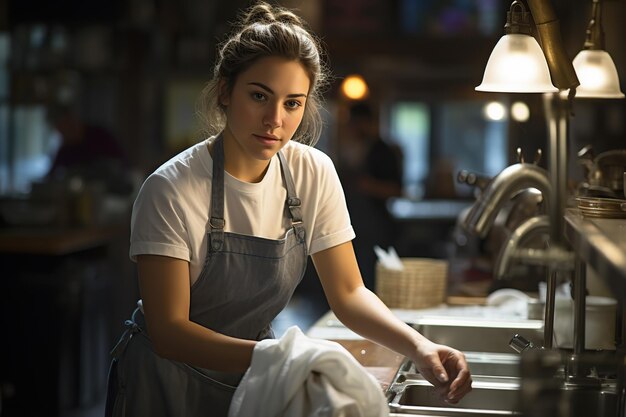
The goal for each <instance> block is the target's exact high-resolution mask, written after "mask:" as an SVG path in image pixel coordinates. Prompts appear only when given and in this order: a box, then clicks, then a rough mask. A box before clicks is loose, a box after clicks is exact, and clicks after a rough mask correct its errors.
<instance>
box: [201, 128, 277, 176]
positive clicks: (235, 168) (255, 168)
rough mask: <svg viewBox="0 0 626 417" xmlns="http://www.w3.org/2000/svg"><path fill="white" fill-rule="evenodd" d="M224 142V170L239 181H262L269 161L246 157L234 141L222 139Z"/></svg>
mask: <svg viewBox="0 0 626 417" xmlns="http://www.w3.org/2000/svg"><path fill="white" fill-rule="evenodd" d="M222 140H223V141H224V170H225V171H226V172H228V173H229V174H230V175H232V176H233V177H235V178H237V179H238V180H239V181H244V182H249V183H258V182H261V181H262V180H263V178H264V177H265V173H266V172H267V169H268V167H269V165H270V161H269V160H267V161H264V160H258V159H254V158H250V157H246V155H245V154H244V153H243V150H242V149H241V148H240V147H239V146H238V144H237V143H236V141H235V140H233V139H232V138H231V139H227V138H223V139H222ZM214 143H215V142H211V143H210V144H209V153H210V154H211V157H214V150H213V148H214Z"/></svg>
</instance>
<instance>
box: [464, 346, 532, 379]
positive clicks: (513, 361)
mask: <svg viewBox="0 0 626 417" xmlns="http://www.w3.org/2000/svg"><path fill="white" fill-rule="evenodd" d="M465 359H466V360H467V364H468V366H469V368H470V372H471V373H472V375H473V376H481V375H482V376H506V377H517V378H518V377H520V356H519V355H518V354H512V353H484V352H465Z"/></svg>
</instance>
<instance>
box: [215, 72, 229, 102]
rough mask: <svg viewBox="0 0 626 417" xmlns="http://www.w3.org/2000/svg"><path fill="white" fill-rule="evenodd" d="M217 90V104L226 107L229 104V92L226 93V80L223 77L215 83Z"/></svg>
mask: <svg viewBox="0 0 626 417" xmlns="http://www.w3.org/2000/svg"><path fill="white" fill-rule="evenodd" d="M217 91H218V96H217V97H218V101H219V105H220V106H222V107H226V106H228V105H229V104H230V94H229V93H228V81H227V80H225V79H223V78H222V79H220V80H219V82H218V84H217Z"/></svg>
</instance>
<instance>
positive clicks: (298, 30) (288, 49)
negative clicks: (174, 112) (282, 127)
mask: <svg viewBox="0 0 626 417" xmlns="http://www.w3.org/2000/svg"><path fill="white" fill-rule="evenodd" d="M268 56H280V57H284V58H287V59H293V60H296V61H298V62H299V63H300V64H302V66H303V67H304V69H305V71H306V72H307V74H308V76H309V79H310V87H309V92H308V97H307V101H306V105H305V108H304V116H303V118H302V122H301V123H300V126H299V127H298V129H297V130H296V132H295V134H294V136H293V139H294V140H296V141H299V142H303V143H308V144H309V145H314V144H315V143H316V142H317V140H318V139H319V137H320V135H321V131H322V124H323V123H322V117H321V114H320V107H321V102H322V97H321V96H322V89H323V87H325V86H326V83H327V69H326V66H325V64H324V63H323V61H322V57H321V47H320V44H319V41H318V40H317V38H316V37H315V36H314V35H313V34H312V33H311V32H309V31H308V30H307V29H306V27H305V23H304V21H303V20H302V19H300V18H299V17H298V16H296V15H295V14H294V13H293V12H291V11H290V10H287V9H284V8H281V7H276V6H271V5H269V4H267V3H265V2H258V3H256V4H255V5H254V6H252V7H250V8H249V9H248V10H246V11H245V12H244V13H243V14H242V15H241V16H240V18H239V23H238V24H237V25H236V26H235V29H234V32H233V34H232V35H231V36H230V37H229V38H228V39H227V40H226V41H225V42H223V43H222V44H221V45H220V47H219V53H218V57H217V60H216V63H215V67H214V70H213V79H212V80H211V81H210V82H209V83H208V84H207V85H206V87H205V88H204V89H203V91H202V95H201V97H200V101H199V116H200V118H201V119H202V121H203V122H204V123H203V124H204V126H205V129H206V130H207V133H209V134H216V133H218V132H220V131H221V130H222V129H224V126H225V125H226V114H225V112H224V108H223V106H222V105H221V104H220V102H219V84H220V81H222V80H223V81H225V82H226V86H227V91H228V93H230V92H231V91H232V88H233V86H234V85H235V82H236V81H237V77H238V75H239V74H240V73H241V72H243V71H245V70H246V69H247V68H249V67H250V66H251V65H252V64H253V63H254V62H256V61H257V60H258V59H260V58H264V57H268Z"/></svg>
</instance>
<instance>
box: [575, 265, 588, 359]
mask: <svg viewBox="0 0 626 417" xmlns="http://www.w3.org/2000/svg"><path fill="white" fill-rule="evenodd" d="M586 297H587V270H586V264H585V263H584V262H583V261H581V260H580V258H577V259H576V269H575V274H574V354H576V355H577V354H580V353H583V352H584V351H585V306H586V304H587V303H586Z"/></svg>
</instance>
